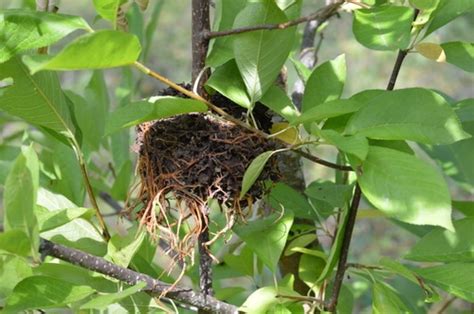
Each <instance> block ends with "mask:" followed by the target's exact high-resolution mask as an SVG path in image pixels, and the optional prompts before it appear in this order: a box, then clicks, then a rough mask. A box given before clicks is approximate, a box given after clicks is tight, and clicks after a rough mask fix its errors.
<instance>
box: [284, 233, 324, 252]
mask: <svg viewBox="0 0 474 314" xmlns="http://www.w3.org/2000/svg"><path fill="white" fill-rule="evenodd" d="M316 239H317V236H316V234H314V233H310V234H303V235H301V236H299V237H297V238H296V239H294V240H293V241H291V242H290V243H289V244H288V245H287V246H286V249H285V252H284V254H283V255H284V256H290V255H292V254H294V253H296V252H301V251H299V250H298V249H297V248H304V247H306V246H307V245H309V244H311V243H313V242H315V241H316ZM294 249H295V250H294ZM321 253H322V252H321ZM322 254H324V253H322Z"/></svg>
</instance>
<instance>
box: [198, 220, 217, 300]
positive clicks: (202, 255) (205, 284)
mask: <svg viewBox="0 0 474 314" xmlns="http://www.w3.org/2000/svg"><path fill="white" fill-rule="evenodd" d="M208 241H209V227H208V226H207V225H206V226H205V227H204V230H202V231H201V233H200V234H199V236H198V245H199V287H200V289H201V293H202V294H204V295H205V296H212V295H214V291H213V290H212V257H211V256H210V255H209V251H208V250H209V249H208V247H207V245H206V242H208Z"/></svg>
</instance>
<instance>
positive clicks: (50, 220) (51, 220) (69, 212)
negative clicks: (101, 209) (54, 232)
mask: <svg viewBox="0 0 474 314" xmlns="http://www.w3.org/2000/svg"><path fill="white" fill-rule="evenodd" d="M93 215H94V210H93V209H92V208H83V207H76V208H64V209H58V210H53V211H50V210H48V209H46V208H44V207H41V206H38V207H37V208H36V217H37V218H38V225H39V230H40V231H41V232H45V231H48V230H51V229H54V228H57V227H59V226H62V225H65V224H67V223H69V222H70V221H72V220H74V219H76V218H79V217H84V216H87V217H91V216H93Z"/></svg>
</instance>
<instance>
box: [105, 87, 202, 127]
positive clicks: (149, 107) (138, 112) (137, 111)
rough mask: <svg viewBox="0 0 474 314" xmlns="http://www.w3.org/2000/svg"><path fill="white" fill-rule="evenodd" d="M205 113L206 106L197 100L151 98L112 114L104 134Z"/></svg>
mask: <svg viewBox="0 0 474 314" xmlns="http://www.w3.org/2000/svg"><path fill="white" fill-rule="evenodd" d="M205 111H207V106H206V105H205V104H204V103H202V102H200V101H198V100H194V99H187V98H181V97H173V96H158V97H151V98H150V99H149V100H148V101H145V100H142V101H139V102H135V103H131V104H128V105H126V106H123V107H120V108H119V109H117V110H116V111H114V112H112V113H111V114H110V115H109V117H108V119H107V126H106V128H105V133H106V134H111V133H113V132H115V131H118V130H120V129H121V128H128V127H131V126H134V125H137V124H139V123H143V122H147V121H151V120H158V119H164V118H169V117H172V116H176V115H179V114H184V113H190V112H205Z"/></svg>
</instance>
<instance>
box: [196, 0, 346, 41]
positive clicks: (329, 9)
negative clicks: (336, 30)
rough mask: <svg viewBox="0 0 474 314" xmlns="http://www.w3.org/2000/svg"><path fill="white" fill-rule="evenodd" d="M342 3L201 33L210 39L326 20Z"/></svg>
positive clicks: (340, 1) (339, 0)
mask: <svg viewBox="0 0 474 314" xmlns="http://www.w3.org/2000/svg"><path fill="white" fill-rule="evenodd" d="M343 3H344V1H342V0H338V1H336V2H334V3H332V4H330V5H327V6H325V7H324V8H322V9H320V10H318V11H316V12H314V13H312V14H310V15H307V16H302V17H300V18H297V19H294V20H291V21H288V22H285V23H277V24H260V25H252V26H245V27H240V28H234V29H230V30H226V31H216V32H207V33H204V34H203V35H204V37H205V38H208V39H210V38H217V37H224V36H230V35H235V34H242V33H247V32H253V31H259V30H276V29H285V28H289V27H292V26H295V25H298V24H301V23H305V22H309V21H313V20H327V19H328V18H329V17H331V16H333V15H334V14H335V13H336V12H337V10H338V9H339V7H340V6H341V5H342V4H343Z"/></svg>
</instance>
